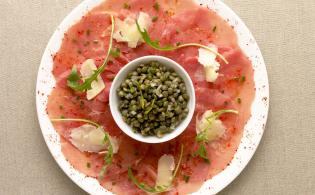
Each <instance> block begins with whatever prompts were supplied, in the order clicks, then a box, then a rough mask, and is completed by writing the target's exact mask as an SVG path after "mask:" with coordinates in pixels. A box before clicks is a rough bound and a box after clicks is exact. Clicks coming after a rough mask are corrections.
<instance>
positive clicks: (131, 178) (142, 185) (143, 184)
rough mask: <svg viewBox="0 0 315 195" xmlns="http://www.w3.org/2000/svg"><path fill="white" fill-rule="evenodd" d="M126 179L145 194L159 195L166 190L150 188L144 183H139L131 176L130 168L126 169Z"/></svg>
mask: <svg viewBox="0 0 315 195" xmlns="http://www.w3.org/2000/svg"><path fill="white" fill-rule="evenodd" d="M128 177H129V179H130V180H131V181H132V182H133V183H134V184H135V185H136V186H137V187H138V188H140V189H141V190H143V191H145V192H149V193H161V192H164V191H165V190H166V189H167V188H163V187H161V186H159V187H157V188H155V187H151V186H149V185H147V184H145V183H140V182H139V181H138V180H137V179H136V178H135V176H134V175H133V172H132V169H131V167H128Z"/></svg>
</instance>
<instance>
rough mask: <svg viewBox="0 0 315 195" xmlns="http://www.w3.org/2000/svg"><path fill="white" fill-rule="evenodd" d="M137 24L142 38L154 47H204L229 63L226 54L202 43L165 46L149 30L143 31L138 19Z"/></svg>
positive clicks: (169, 48) (170, 49)
mask: <svg viewBox="0 0 315 195" xmlns="http://www.w3.org/2000/svg"><path fill="white" fill-rule="evenodd" d="M136 24H137V28H138V31H139V33H140V34H141V36H142V39H143V40H144V41H145V42H146V44H148V45H149V46H151V47H152V48H154V49H156V50H159V51H173V50H176V49H180V48H184V47H200V48H203V49H205V50H208V51H210V52H212V53H214V54H215V55H217V56H218V57H220V58H221V59H222V60H223V61H224V62H225V63H226V64H228V61H227V60H226V59H225V57H224V56H222V55H221V54H219V53H218V52H216V51H214V50H213V49H212V48H210V47H207V46H205V45H201V44H198V43H185V44H180V45H178V46H172V45H165V46H163V47H162V46H160V42H159V41H158V40H155V41H153V40H152V39H151V38H150V36H149V33H148V31H147V30H146V29H145V28H144V29H143V31H142V30H141V27H140V26H139V23H138V21H137V20H136Z"/></svg>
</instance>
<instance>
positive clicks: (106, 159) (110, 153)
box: [50, 118, 114, 180]
mask: <svg viewBox="0 0 315 195" xmlns="http://www.w3.org/2000/svg"><path fill="white" fill-rule="evenodd" d="M50 120H51V121H52V122H84V123H89V124H91V125H93V126H95V127H96V128H100V127H101V125H99V124H97V123H95V122H93V121H91V120H87V119H81V118H63V119H50ZM104 134H105V136H104V139H103V143H104V144H108V151H107V153H106V155H105V156H104V162H105V165H104V166H103V167H102V169H101V171H100V173H99V179H100V180H102V179H103V177H104V174H105V173H106V169H107V167H108V165H110V164H111V163H112V161H113V156H114V151H113V145H112V143H111V142H110V139H109V134H108V133H107V132H106V131H104ZM88 166H90V165H88V163H87V167H88ZM88 168H89V167H88Z"/></svg>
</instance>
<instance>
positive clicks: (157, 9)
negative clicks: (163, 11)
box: [153, 2, 160, 11]
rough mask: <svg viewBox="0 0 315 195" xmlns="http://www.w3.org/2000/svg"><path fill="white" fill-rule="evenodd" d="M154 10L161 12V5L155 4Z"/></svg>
mask: <svg viewBox="0 0 315 195" xmlns="http://www.w3.org/2000/svg"><path fill="white" fill-rule="evenodd" d="M153 8H154V9H155V10H156V11H159V10H160V4H159V3H158V2H155V3H154V5H153Z"/></svg>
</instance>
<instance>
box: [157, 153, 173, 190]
mask: <svg viewBox="0 0 315 195" xmlns="http://www.w3.org/2000/svg"><path fill="white" fill-rule="evenodd" d="M174 169H175V160H174V157H173V156H172V155H166V154H164V155H163V156H161V158H160V159H159V162H158V170H157V180H156V184H155V186H156V187H158V186H160V187H169V186H171V185H172V181H173V171H174Z"/></svg>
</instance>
